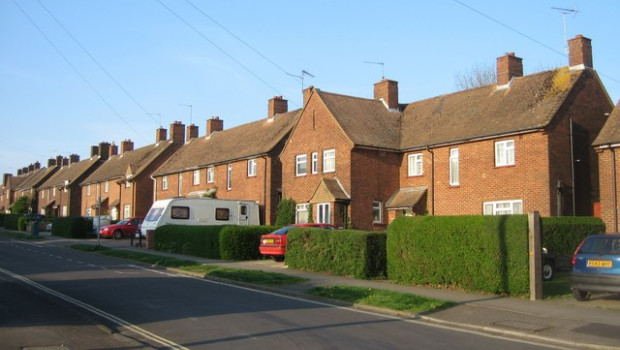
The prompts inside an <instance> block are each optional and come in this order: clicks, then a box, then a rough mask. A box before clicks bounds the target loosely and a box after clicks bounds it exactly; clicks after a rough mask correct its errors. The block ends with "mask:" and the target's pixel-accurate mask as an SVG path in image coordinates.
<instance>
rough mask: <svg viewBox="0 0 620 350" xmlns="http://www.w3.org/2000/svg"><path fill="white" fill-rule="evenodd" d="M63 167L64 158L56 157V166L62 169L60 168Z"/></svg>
mask: <svg viewBox="0 0 620 350" xmlns="http://www.w3.org/2000/svg"><path fill="white" fill-rule="evenodd" d="M95 147H96V146H95ZM97 149H99V148H97ZM62 165H63V164H62V156H56V166H57V167H59V168H60V167H62Z"/></svg>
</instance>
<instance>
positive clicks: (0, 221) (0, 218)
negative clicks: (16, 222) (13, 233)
mask: <svg viewBox="0 0 620 350" xmlns="http://www.w3.org/2000/svg"><path fill="white" fill-rule="evenodd" d="M5 216H6V214H4V213H0V227H4V217H5Z"/></svg>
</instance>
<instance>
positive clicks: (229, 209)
mask: <svg viewBox="0 0 620 350" xmlns="http://www.w3.org/2000/svg"><path fill="white" fill-rule="evenodd" d="M164 225H205V226H207V225H260V220H259V214H258V203H256V202H253V201H237V200H227V199H210V198H171V199H163V200H159V201H156V202H155V203H153V206H152V207H151V209H150V210H149V212H148V213H147V214H146V217H145V218H144V221H143V222H142V225H140V234H141V235H142V237H146V231H148V230H155V229H156V228H158V227H160V226H164Z"/></svg>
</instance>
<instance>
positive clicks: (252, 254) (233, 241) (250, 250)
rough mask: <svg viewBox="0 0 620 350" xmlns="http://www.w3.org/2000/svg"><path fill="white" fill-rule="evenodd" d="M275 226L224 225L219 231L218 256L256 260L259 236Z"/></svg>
mask: <svg viewBox="0 0 620 350" xmlns="http://www.w3.org/2000/svg"><path fill="white" fill-rule="evenodd" d="M275 230H276V227H275V226H225V227H224V229H223V230H222V231H221V232H220V256H221V258H222V259H225V260H256V259H258V258H260V257H261V256H262V255H261V254H260V252H259V250H258V246H259V245H260V236H261V235H264V234H267V233H270V232H273V231H275Z"/></svg>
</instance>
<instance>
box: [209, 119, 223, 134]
mask: <svg viewBox="0 0 620 350" xmlns="http://www.w3.org/2000/svg"><path fill="white" fill-rule="evenodd" d="M222 130H224V120H222V119H220V117H211V118H210V119H207V136H209V135H211V134H213V133H214V132H216V131H222Z"/></svg>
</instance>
